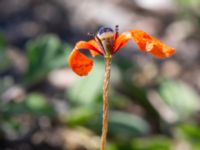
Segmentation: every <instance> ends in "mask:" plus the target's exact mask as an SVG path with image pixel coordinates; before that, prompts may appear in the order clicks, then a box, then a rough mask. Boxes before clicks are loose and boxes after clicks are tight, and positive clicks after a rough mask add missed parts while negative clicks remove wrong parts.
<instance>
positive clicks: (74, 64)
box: [68, 41, 102, 76]
mask: <svg viewBox="0 0 200 150" xmlns="http://www.w3.org/2000/svg"><path fill="white" fill-rule="evenodd" d="M80 49H87V50H90V52H91V51H92V52H95V53H97V54H102V52H101V51H100V50H99V49H97V47H95V45H94V46H93V44H92V43H90V41H89V42H85V41H80V42H78V43H77V44H76V46H75V48H74V49H73V50H72V52H71V53H70V55H69V58H68V62H69V66H70V67H71V68H72V70H73V71H74V72H75V73H76V74H78V75H79V76H86V75H87V74H88V73H89V72H90V71H91V69H92V67H93V61H92V60H91V59H90V58H88V57H87V56H85V55H84V54H82V53H81V52H80V51H79V50H80Z"/></svg>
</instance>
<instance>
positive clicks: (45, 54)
mask: <svg viewBox="0 0 200 150" xmlns="http://www.w3.org/2000/svg"><path fill="white" fill-rule="evenodd" d="M68 49H69V45H67V44H66V45H63V44H62V43H61V41H60V40H59V38H57V37H56V36H55V35H45V36H42V37H38V38H37V39H35V40H31V41H29V42H28V43H27V44H26V50H27V60H28V62H27V63H28V69H27V72H26V75H25V82H26V84H27V85H29V84H33V83H35V82H38V81H41V80H42V79H44V78H45V76H46V75H47V73H48V72H49V71H51V70H53V69H56V68H60V67H64V66H66V50H68Z"/></svg>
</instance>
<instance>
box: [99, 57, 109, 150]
mask: <svg viewBox="0 0 200 150" xmlns="http://www.w3.org/2000/svg"><path fill="white" fill-rule="evenodd" d="M110 71H111V55H109V56H107V57H105V77H104V86H103V121H102V135H101V150H105V148H106V140H107V132H108V91H109V84H110Z"/></svg>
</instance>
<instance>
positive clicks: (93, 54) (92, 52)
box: [89, 40, 100, 57]
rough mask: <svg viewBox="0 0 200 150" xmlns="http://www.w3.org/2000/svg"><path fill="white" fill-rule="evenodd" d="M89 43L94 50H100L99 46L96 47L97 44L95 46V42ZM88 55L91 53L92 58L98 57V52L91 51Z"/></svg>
mask: <svg viewBox="0 0 200 150" xmlns="http://www.w3.org/2000/svg"><path fill="white" fill-rule="evenodd" d="M89 43H90V44H91V45H92V46H93V47H95V48H96V49H100V48H99V46H98V44H97V42H96V41H95V40H90V41H89ZM90 53H91V55H92V57H96V56H97V55H99V53H98V52H96V51H93V50H90Z"/></svg>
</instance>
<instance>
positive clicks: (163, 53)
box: [114, 30, 175, 58]
mask: <svg viewBox="0 0 200 150" xmlns="http://www.w3.org/2000/svg"><path fill="white" fill-rule="evenodd" d="M130 39H133V40H134V41H135V42H136V44H137V45H138V47H139V48H140V50H141V51H142V52H149V53H151V54H152V55H154V56H155V57H158V58H165V57H169V56H171V55H172V54H174V52H175V49H174V48H171V47H168V46H167V45H165V44H164V43H162V42H160V41H159V40H158V39H156V38H154V37H151V36H150V35H148V34H147V33H145V32H144V31H141V30H130V31H128V32H125V33H123V34H121V35H120V37H119V38H118V39H117V40H116V42H115V43H116V44H115V47H114V50H115V51H117V50H118V49H120V48H121V47H123V46H124V45H125V44H126V43H127V42H128V41H129V40H130Z"/></svg>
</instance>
